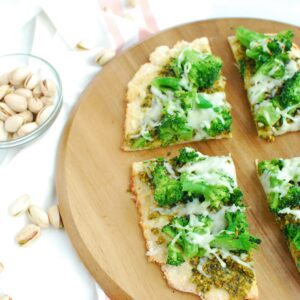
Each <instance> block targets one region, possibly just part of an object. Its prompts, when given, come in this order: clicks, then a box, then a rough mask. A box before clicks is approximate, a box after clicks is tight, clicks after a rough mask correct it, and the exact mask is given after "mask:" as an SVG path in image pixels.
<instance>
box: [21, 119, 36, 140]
mask: <svg viewBox="0 0 300 300" xmlns="http://www.w3.org/2000/svg"><path fill="white" fill-rule="evenodd" d="M37 128H38V124H36V123H35V122H30V123H26V124H24V125H22V126H21V127H20V128H19V130H18V131H17V136H18V137H22V136H25V135H27V134H29V133H30V132H32V131H34V130H36V129H37Z"/></svg>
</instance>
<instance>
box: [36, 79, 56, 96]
mask: <svg viewBox="0 0 300 300" xmlns="http://www.w3.org/2000/svg"><path fill="white" fill-rule="evenodd" d="M40 88H41V91H42V93H43V95H44V96H48V97H51V96H54V95H55V93H56V85H55V83H54V82H53V81H52V80H50V79H44V80H42V81H40Z"/></svg>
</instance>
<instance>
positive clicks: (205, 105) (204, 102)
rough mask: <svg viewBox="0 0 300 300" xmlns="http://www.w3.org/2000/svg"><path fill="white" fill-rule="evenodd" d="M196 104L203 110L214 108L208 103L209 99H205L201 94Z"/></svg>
mask: <svg viewBox="0 0 300 300" xmlns="http://www.w3.org/2000/svg"><path fill="white" fill-rule="evenodd" d="M196 103H197V107H199V108H202V109H208V108H211V107H213V105H212V104H211V102H210V101H208V100H207V99H205V97H204V96H202V95H201V94H198V97H197V100H196Z"/></svg>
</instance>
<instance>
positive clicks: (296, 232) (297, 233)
mask: <svg viewBox="0 0 300 300" xmlns="http://www.w3.org/2000/svg"><path fill="white" fill-rule="evenodd" d="M284 234H285V236H286V237H287V239H288V240H289V241H290V242H291V243H292V245H293V246H294V247H295V248H296V250H298V251H299V250H300V224H288V225H286V226H285V227H284Z"/></svg>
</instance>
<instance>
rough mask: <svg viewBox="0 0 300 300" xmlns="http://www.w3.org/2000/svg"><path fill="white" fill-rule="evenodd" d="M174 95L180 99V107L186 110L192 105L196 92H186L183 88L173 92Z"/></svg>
mask: <svg viewBox="0 0 300 300" xmlns="http://www.w3.org/2000/svg"><path fill="white" fill-rule="evenodd" d="M174 96H175V98H176V99H179V100H180V102H181V106H182V108H183V109H184V110H185V111H186V110H188V109H191V108H193V107H194V103H195V100H196V98H197V93H196V91H189V92H186V91H183V90H179V91H176V92H175V94H174Z"/></svg>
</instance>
